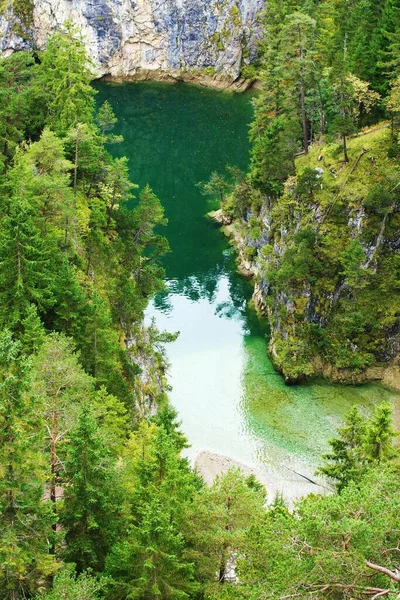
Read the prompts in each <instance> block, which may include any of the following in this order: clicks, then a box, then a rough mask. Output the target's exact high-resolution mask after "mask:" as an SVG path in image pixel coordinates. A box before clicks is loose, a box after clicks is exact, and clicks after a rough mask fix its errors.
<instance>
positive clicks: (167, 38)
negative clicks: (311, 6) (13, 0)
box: [0, 0, 265, 82]
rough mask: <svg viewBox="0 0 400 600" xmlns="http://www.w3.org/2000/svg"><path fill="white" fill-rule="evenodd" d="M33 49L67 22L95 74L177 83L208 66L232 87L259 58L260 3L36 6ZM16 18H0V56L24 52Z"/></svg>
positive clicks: (51, 2) (56, 2)
mask: <svg viewBox="0 0 400 600" xmlns="http://www.w3.org/2000/svg"><path fill="white" fill-rule="evenodd" d="M34 5H35V8H34V12H33V27H32V28H31V31H30V32H28V35H27V36H26V37H27V38H28V40H30V45H31V46H33V47H36V48H39V49H41V48H43V47H44V46H45V44H46V40H47V38H48V36H49V35H50V33H51V32H52V31H54V30H56V29H58V28H60V27H61V26H62V25H63V24H64V23H65V22H66V21H71V22H73V23H75V24H76V25H77V26H78V27H79V29H80V30H81V32H82V34H83V37H84V39H85V43H86V45H87V48H88V52H89V55H90V57H91V59H92V60H93V63H94V65H95V70H96V73H95V75H96V76H98V77H100V76H103V75H110V76H113V77H116V78H123V77H130V78H135V75H138V74H140V73H144V74H146V73H147V74H148V75H149V78H152V76H153V78H157V77H156V73H157V72H161V73H169V74H170V75H171V76H172V77H179V75H180V74H182V73H185V72H193V73H194V72H197V71H201V70H204V69H207V68H208V73H209V74H211V75H213V74H214V73H215V74H216V75H217V77H218V76H224V77H226V78H227V80H230V81H231V82H233V81H235V80H236V79H237V78H238V77H239V75H240V70H241V67H242V66H243V65H244V64H248V63H249V62H250V61H251V60H252V59H253V58H254V57H255V55H256V46H257V40H258V39H259V36H260V26H259V23H258V15H259V13H260V10H262V9H263V8H264V7H265V0H35V1H34ZM17 21H18V19H17V17H16V16H15V15H13V14H12V12H11V11H10V10H9V11H8V12H7V13H6V14H3V15H2V17H1V18H0V34H1V42H0V43H1V51H2V53H3V55H8V54H10V53H12V52H14V51H16V50H21V49H26V48H27V47H28V45H29V42H27V40H26V39H22V38H21V37H18V35H16V33H15V28H14V24H15V23H16V22H17Z"/></svg>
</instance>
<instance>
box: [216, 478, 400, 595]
mask: <svg viewBox="0 0 400 600" xmlns="http://www.w3.org/2000/svg"><path fill="white" fill-rule="evenodd" d="M398 510H399V495H398V472H396V471H391V470H390V469H389V470H383V471H382V470H381V471H380V472H379V473H378V472H377V471H372V472H370V473H368V475H367V476H366V477H365V478H364V479H363V480H362V483H361V485H357V486H355V485H353V484H350V485H349V486H348V487H347V488H346V489H345V490H344V491H343V492H342V493H341V494H340V495H331V496H326V497H323V496H315V495H310V496H308V497H307V498H305V499H304V500H302V501H301V502H300V503H299V504H298V505H297V507H296V510H295V512H294V514H290V513H288V512H281V511H278V512H277V511H276V509H275V508H273V509H271V510H269V511H268V512H267V514H266V515H265V518H264V519H262V520H260V521H259V523H257V524H256V526H255V527H253V528H252V529H250V530H249V531H248V533H247V536H246V540H245V546H244V549H243V553H242V554H241V555H240V556H239V558H238V563H237V573H238V577H239V581H240V585H238V586H229V587H230V589H228V590H226V595H224V593H222V592H221V593H220V594H218V595H216V596H215V597H217V598H232V599H233V598H235V599H236V598H249V599H255V598H264V597H269V596H271V597H273V596H277V597H279V596H283V595H291V594H299V597H308V596H309V594H310V593H313V594H315V595H317V596H318V598H325V597H327V598H328V597H332V596H334V597H338V598H361V597H363V594H364V593H365V591H366V588H367V587H369V588H371V587H376V588H377V591H376V592H375V593H378V592H379V590H381V591H383V590H385V589H388V590H389V591H388V592H387V593H388V594H389V596H388V597H389V598H395V597H396V584H395V583H394V582H391V581H390V579H389V578H387V577H385V576H384V575H381V574H378V573H376V572H374V571H372V570H370V569H369V568H368V567H367V566H366V560H369V561H372V562H375V563H378V564H382V563H383V564H384V565H386V566H388V567H389V568H390V565H391V564H395V563H396V560H397V558H396V552H397V551H396V550H393V548H395V547H396V543H397V542H396V538H397V537H398V534H396V532H395V531H394V530H395V529H396V527H397V525H396V520H397V516H396V514H397V511H398ZM392 561H394V563H392Z"/></svg>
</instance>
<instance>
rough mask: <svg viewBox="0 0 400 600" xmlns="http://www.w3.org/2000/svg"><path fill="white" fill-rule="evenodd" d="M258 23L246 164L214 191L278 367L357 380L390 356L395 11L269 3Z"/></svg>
mask: <svg viewBox="0 0 400 600" xmlns="http://www.w3.org/2000/svg"><path fill="white" fill-rule="evenodd" d="M361 14H362V18H361V16H360V15H361ZM264 24H265V41H264V42H263V44H262V48H261V50H262V64H261V68H260V78H261V81H262V91H261V93H260V95H259V96H258V97H257V98H256V100H255V102H254V105H255V119H254V122H253V125H252V128H251V138H252V142H253V149H252V159H251V169H250V172H249V173H248V174H247V175H240V176H239V177H237V176H236V177H235V174H233V177H232V173H229V175H228V177H227V178H225V179H221V178H220V181H219V184H218V181H217V179H218V178H217V179H216V176H214V191H219V192H221V193H222V195H223V202H222V208H223V211H224V213H225V215H226V216H227V217H228V218H229V219H236V221H237V222H240V223H241V232H240V233H241V237H242V238H243V239H244V248H242V249H241V250H242V255H243V258H244V259H245V260H249V261H251V262H252V263H253V271H254V272H255V274H256V283H257V297H258V300H259V303H260V304H261V305H262V307H263V308H264V309H265V310H266V311H267V312H268V315H269V320H270V324H271V331H272V341H271V351H272V354H273V356H274V358H275V362H276V364H277V366H278V367H279V369H280V370H281V371H282V372H283V373H284V375H285V376H286V378H287V379H288V380H298V379H299V378H301V377H303V376H308V375H313V374H317V373H324V374H330V375H331V376H334V377H336V378H339V379H340V378H342V379H344V380H347V381H353V380H354V381H356V380H357V378H358V376H359V374H360V373H363V372H365V370H366V369H367V368H368V367H369V366H371V365H375V364H377V363H384V364H385V363H389V362H390V361H391V360H393V359H394V358H395V357H396V355H397V354H398V352H399V347H400V338H399V310H400V304H399V297H400V296H399V273H400V272H399V266H400V265H399V253H398V248H399V243H400V240H399V225H400V221H399V219H400V217H399V197H400V196H399V194H400V187H399V185H400V179H399V166H398V165H399V162H398V160H399V140H398V135H399V121H398V111H399V97H398V96H399V92H398V77H399V75H400V71H399V64H398V60H397V58H396V57H397V47H398V36H399V32H400V23H399V9H398V7H397V5H396V3H394V2H392V1H391V0H390V1H389V0H386V1H385V0H381V1H379V2H369V1H367V2H357V1H354V2H348V1H347V0H346V1H344V0H325V1H324V2H318V3H314V2H305V3H304V2H295V1H294V2H279V1H276V2H275V1H272V2H269V4H268V10H267V11H266V14H265V19H264ZM383 118H386V119H388V121H389V122H388V123H387V126H385V123H380V121H382V119H383ZM374 124H376V126H375V128H374V127H372V128H371V126H373V125H374ZM366 126H369V127H370V130H366V131H364V130H363V128H365V127H366ZM361 130H363V133H362V134H361V135H359V136H358V137H357V135H356V134H357V132H360V131H361ZM232 181H233V183H232Z"/></svg>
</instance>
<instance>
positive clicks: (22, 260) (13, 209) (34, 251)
mask: <svg viewBox="0 0 400 600" xmlns="http://www.w3.org/2000/svg"><path fill="white" fill-rule="evenodd" d="M35 217H36V214H35V212H34V211H33V209H32V207H31V206H30V204H29V203H28V202H27V200H25V199H24V198H22V197H13V198H12V199H11V205H10V208H9V211H8V214H7V215H6V216H5V217H4V218H3V222H2V229H1V232H0V305H1V308H0V322H1V323H2V324H3V325H5V324H7V325H8V326H10V327H13V328H18V324H19V323H20V321H21V320H22V319H24V318H25V317H26V315H27V311H28V309H29V306H30V304H34V305H35V306H36V307H37V309H38V311H39V312H41V313H43V312H45V311H46V310H47V309H48V308H49V307H51V306H52V305H53V303H54V295H53V275H54V251H53V252H52V250H53V249H52V247H51V244H48V243H47V241H48V240H45V239H43V237H42V235H41V232H40V230H39V228H38V227H37V225H36V218H35Z"/></svg>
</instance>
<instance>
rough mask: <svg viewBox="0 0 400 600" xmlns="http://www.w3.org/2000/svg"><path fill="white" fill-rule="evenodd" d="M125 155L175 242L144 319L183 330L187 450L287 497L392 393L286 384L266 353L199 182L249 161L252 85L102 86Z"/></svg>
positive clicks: (177, 384) (246, 288)
mask: <svg viewBox="0 0 400 600" xmlns="http://www.w3.org/2000/svg"><path fill="white" fill-rule="evenodd" d="M98 89H99V97H98V99H99V101H100V102H102V101H104V100H106V99H107V100H109V102H110V103H111V105H112V106H113V108H114V111H115V113H116V115H117V117H118V119H119V125H118V131H117V133H122V135H123V136H124V140H125V141H124V143H123V144H121V145H118V147H114V150H113V151H115V152H116V153H118V154H121V155H126V156H128V157H129V160H130V169H131V176H132V180H133V181H135V182H136V183H138V184H139V185H140V186H143V185H145V184H146V183H149V184H150V185H151V186H152V188H153V189H154V191H155V192H156V193H157V195H158V196H159V198H160V199H161V201H162V203H163V205H164V207H165V210H166V215H167V217H168V220H169V224H168V226H167V228H166V229H165V232H164V233H165V235H166V236H167V237H168V239H169V242H170V245H171V248H172V252H171V253H170V254H169V255H168V256H167V257H166V258H165V260H164V266H165V269H166V285H167V290H168V291H167V292H166V293H165V294H163V295H160V296H157V297H156V298H155V299H154V302H153V304H152V306H151V307H149V311H148V317H149V318H150V317H152V316H154V317H155V318H156V321H157V324H158V326H159V328H160V329H166V330H168V331H180V336H179V338H178V340H177V341H176V342H174V343H173V344H171V345H170V346H169V347H168V356H169V360H170V363H171V365H170V369H169V375H170V383H171V385H172V392H171V400H172V402H173V404H174V405H175V406H176V408H177V409H178V411H179V414H180V418H181V419H182V426H183V430H184V431H185V433H186V434H187V436H188V438H189V441H190V443H191V444H192V448H191V450H190V453H191V456H192V457H194V456H195V455H197V454H198V453H199V452H201V451H203V450H206V451H210V452H213V453H217V454H221V455H226V456H228V457H231V458H233V459H235V460H238V461H240V462H242V463H244V464H247V465H250V466H253V467H256V468H257V469H259V470H260V472H262V473H263V474H264V476H265V478H266V480H267V481H268V482H270V486H271V487H273V488H275V489H276V488H278V489H279V488H281V489H283V490H284V492H285V493H286V494H287V495H288V496H295V495H298V494H300V493H302V492H304V491H309V490H310V489H311V490H312V486H310V485H309V484H308V483H307V482H306V481H305V480H304V479H301V478H299V477H298V476H296V475H295V474H294V473H293V472H292V470H291V469H294V470H296V471H298V472H301V473H303V474H308V475H312V473H313V471H314V469H315V466H316V465H317V464H318V461H319V457H320V455H321V453H322V452H323V451H324V450H326V447H327V444H326V442H327V439H328V438H329V437H331V436H332V434H333V433H334V431H335V428H336V427H337V426H338V425H339V424H340V422H341V419H342V416H343V414H344V413H345V412H346V411H347V410H348V409H349V408H350V407H351V406H352V405H353V404H358V405H360V406H362V407H363V410H365V411H366V412H368V411H370V410H371V408H372V406H373V404H374V403H378V402H380V401H381V400H383V399H391V400H394V399H395V396H394V394H393V393H391V392H390V391H388V390H385V389H383V388H382V387H379V386H377V385H367V386H362V387H358V388H354V387H344V386H337V385H328V384H325V383H313V384H308V385H303V386H294V387H290V388H288V387H286V386H285V384H284V383H283V380H282V378H281V377H280V376H279V375H278V374H277V373H276V372H275V371H274V369H273V366H272V364H271V362H270V360H269V358H268V355H267V336H268V332H267V327H266V323H262V322H260V321H259V320H258V319H257V317H256V315H255V314H254V312H252V311H251V310H250V309H249V308H248V300H249V298H250V296H251V287H250V285H249V283H248V282H247V281H246V280H245V279H243V278H242V277H241V276H239V275H238V274H237V273H236V271H235V257H234V253H233V251H232V249H231V248H230V246H229V244H228V242H227V240H226V238H225V237H224V236H223V234H222V233H221V232H220V230H219V229H218V228H217V227H216V226H215V225H214V224H213V223H211V222H210V221H209V220H207V219H206V218H205V214H206V213H207V212H208V211H209V210H211V209H212V208H213V206H212V205H211V204H210V202H209V201H208V200H207V199H206V198H204V197H203V196H202V195H201V194H200V192H199V189H198V187H196V183H198V182H199V181H204V180H207V179H208V178H209V176H210V174H211V172H212V171H213V170H217V171H218V170H219V171H221V170H222V169H223V168H224V166H225V165H226V164H227V163H229V164H232V165H236V166H238V167H241V168H242V169H245V168H246V166H247V161H248V151H249V144H248V140H247V130H248V124H249V122H250V120H251V117H252V107H251V98H250V96H249V95H232V94H227V93H222V92H216V91H211V90H207V89H203V88H197V87H193V86H189V85H167V84H164V85H163V84H154V83H152V84H150V83H140V84H130V85H123V86H122V85H111V84H99V85H98Z"/></svg>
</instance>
